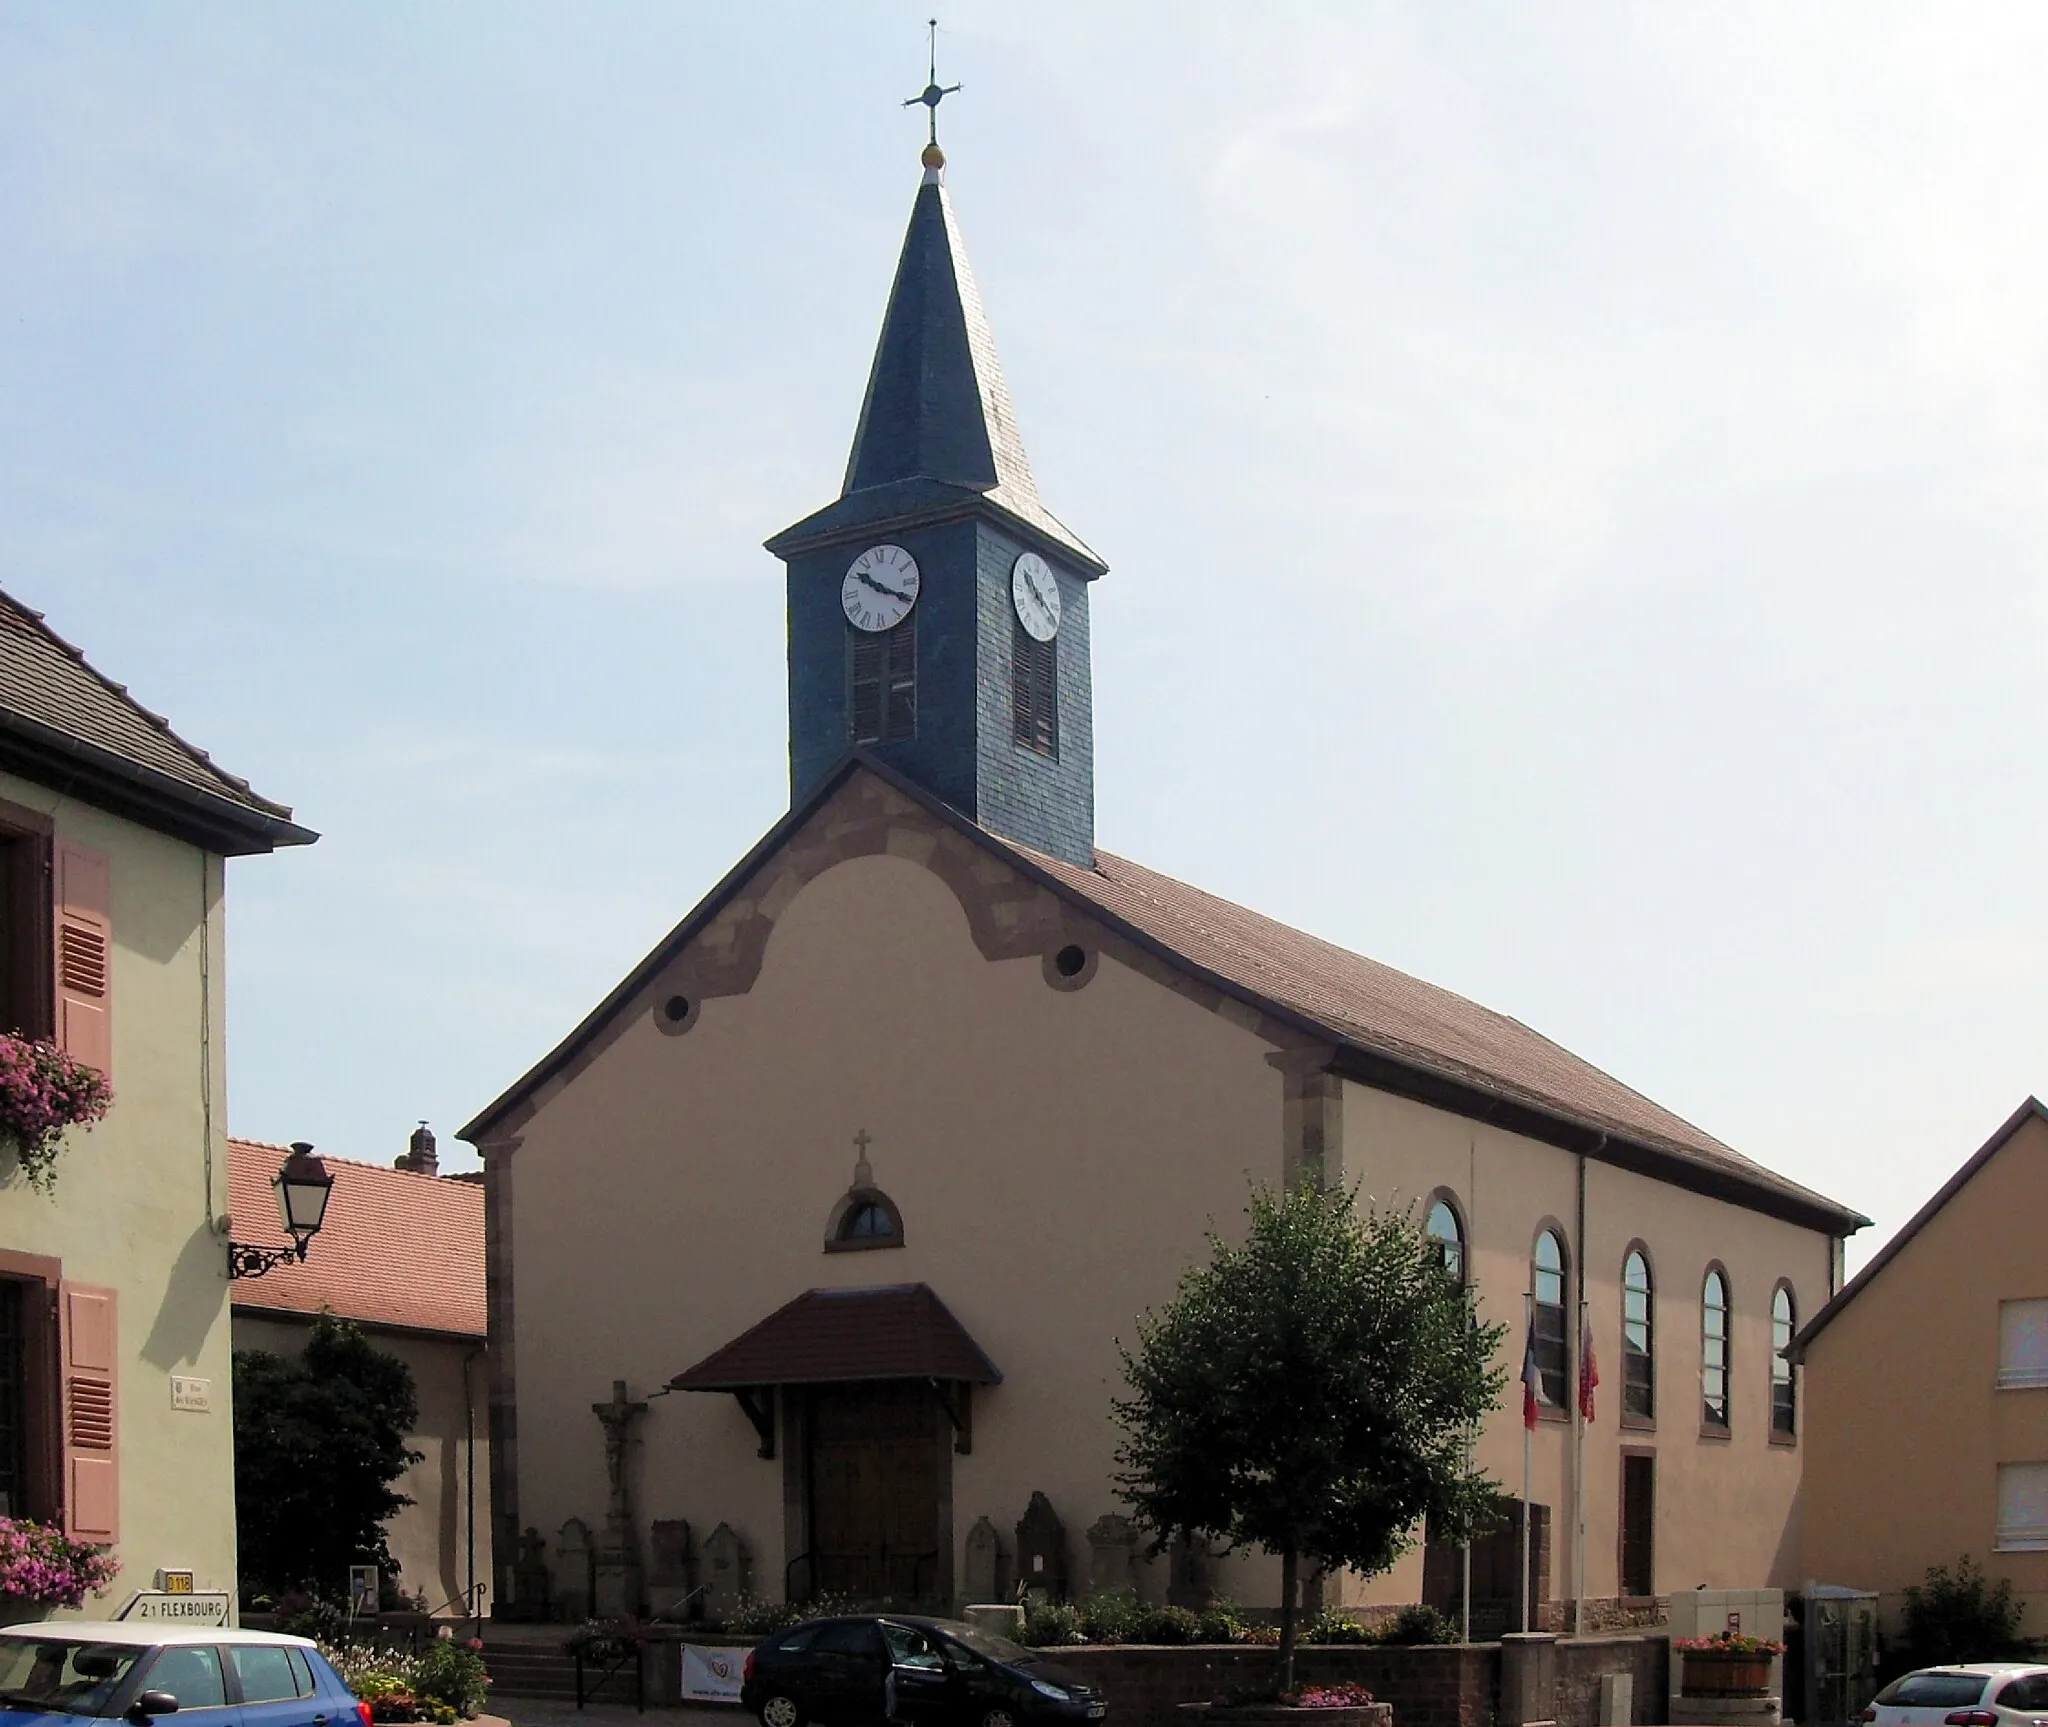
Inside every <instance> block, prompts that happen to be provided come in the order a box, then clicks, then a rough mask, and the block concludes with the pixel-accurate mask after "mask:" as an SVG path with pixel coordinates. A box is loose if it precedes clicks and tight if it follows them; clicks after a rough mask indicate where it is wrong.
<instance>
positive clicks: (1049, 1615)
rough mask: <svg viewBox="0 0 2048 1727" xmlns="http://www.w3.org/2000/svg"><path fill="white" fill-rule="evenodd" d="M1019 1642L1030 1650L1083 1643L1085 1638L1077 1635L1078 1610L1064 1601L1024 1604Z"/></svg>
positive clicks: (1029, 1602) (1035, 1601)
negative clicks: (1029, 1647) (1025, 1644)
mask: <svg viewBox="0 0 2048 1727" xmlns="http://www.w3.org/2000/svg"><path fill="white" fill-rule="evenodd" d="M1020 1641H1022V1642H1024V1643H1028V1644H1029V1645H1030V1646H1031V1647H1032V1648H1034V1649H1055V1648H1058V1647H1060V1646H1061V1645H1063V1644H1068V1643H1085V1642H1086V1641H1087V1639H1086V1638H1085V1637H1084V1636H1083V1635H1082V1633H1081V1610H1080V1609H1079V1608H1078V1607H1074V1606H1072V1605H1070V1604H1069V1603H1067V1602H1065V1601H1038V1600H1029V1601H1026V1602H1025V1603H1024V1627H1023V1633H1022V1636H1021V1638H1020Z"/></svg>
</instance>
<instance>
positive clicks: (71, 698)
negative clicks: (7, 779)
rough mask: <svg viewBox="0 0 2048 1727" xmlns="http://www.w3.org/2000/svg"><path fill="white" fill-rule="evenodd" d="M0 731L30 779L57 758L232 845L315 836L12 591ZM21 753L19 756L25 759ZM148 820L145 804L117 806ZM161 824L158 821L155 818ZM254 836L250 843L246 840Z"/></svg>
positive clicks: (1, 629)
mask: <svg viewBox="0 0 2048 1727" xmlns="http://www.w3.org/2000/svg"><path fill="white" fill-rule="evenodd" d="M0 734H5V735H6V737H7V738H8V740H9V742H10V744H11V745H12V748H11V749H10V750H9V751H8V765H10V766H14V767H18V768H20V770H21V771H22V772H23V773H24V774H26V775H27V776H28V777H31V778H38V777H43V776H40V775H38V774H37V772H36V766H37V763H38V762H39V761H41V762H48V761H51V760H62V761H63V762H64V764H65V767H66V769H67V770H68V771H67V781H69V780H75V778H76V777H77V773H78V769H79V766H80V765H81V764H83V765H85V766H86V767H88V768H97V769H98V770H99V771H100V773H101V774H102V775H104V776H109V777H110V778H111V779H112V780H114V781H115V782H118V784H119V785H120V786H121V788H122V789H124V790H125V791H126V792H127V793H128V795H130V796H131V797H133V798H134V799H135V800H136V801H138V802H139V803H141V804H143V805H145V806H147V808H148V809H153V810H154V811H155V812H156V813H157V814H158V815H159V816H160V817H161V816H164V815H167V814H169V815H175V814H176V813H177V812H179V811H183V812H185V813H187V814H188V815H189V816H190V817H191V818H192V819H193V820H196V821H201V822H203V823H206V824H208V825H213V826H218V827H220V828H222V829H224V830H226V831H227V832H228V834H229V836H230V837H231V838H239V839H241V840H242V841H243V842H244V843H241V844H239V845H237V846H236V847H235V849H237V850H241V851H248V850H268V849H269V847H270V846H273V845H304V844H306V843H308V842H309V841H310V840H312V839H313V838H314V837H315V836H314V835H313V834H312V833H310V832H309V831H308V830H306V829H305V828H302V827H299V826H297V825H296V824H295V823H294V822H293V821H292V819H291V814H292V812H291V811H290V809H288V808H287V807H286V806H285V805H283V804H280V803H273V802H272V801H271V800H270V799H269V798H266V797H259V796H258V795H257V794H256V793H255V792H254V791H253V790H251V789H250V786H249V782H248V781H247V780H244V779H238V778H236V777H235V775H233V774H231V773H228V772H226V771H225V770H224V769H222V768H220V767H219V766H217V765H216V764H215V763H214V760H213V758H212V757H211V756H209V755H208V754H207V753H206V752H205V751H204V750H202V749H199V748H197V747H196V746H195V745H192V744H188V743H187V742H186V741H185V740H184V739H183V738H181V737H179V736H178V734H177V733H176V732H174V731H172V730H171V727H170V722H169V721H167V720H166V719H164V717H163V716H162V715H161V714H155V713H152V712H151V711H150V710H149V709H148V708H146V707H144V706H143V705H142V704H141V703H140V702H138V701H137V700H136V699H135V698H134V697H133V696H132V695H130V694H129V693H128V690H127V688H126V686H125V685H122V684H117V683H115V682H114V681H113V680H112V679H110V678H107V677H104V676H102V675H101V674H100V673H99V672H97V671H95V670H94V669H93V668H92V666H91V665H90V664H88V663H87V661H86V658H85V655H84V654H83V653H82V652H80V651H79V650H78V649H77V648H75V647H73V646H72V645H71V644H70V643H69V642H67V641H66V640H65V639H64V638H63V637H62V636H60V635H58V634H57V632H56V631H55V630H53V629H51V628H50V626H49V625H48V624H47V623H45V622H44V621H43V615H42V613H40V612H36V611H31V610H30V609H29V608H28V607H27V606H24V605H23V604H21V602H20V601H19V600H16V599H14V598H13V597H12V596H11V595H8V594H5V593H0ZM23 758H26V759H23ZM122 813H132V814H137V815H138V816H139V817H140V818H141V819H145V820H147V819H149V816H148V814H147V813H145V812H144V811H143V810H123V812H122ZM159 825H164V824H162V823H160V824H159ZM250 842H254V843H250Z"/></svg>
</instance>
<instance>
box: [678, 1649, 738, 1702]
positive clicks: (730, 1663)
mask: <svg viewBox="0 0 2048 1727" xmlns="http://www.w3.org/2000/svg"><path fill="white" fill-rule="evenodd" d="M746 1664H747V1652H746V1649H745V1648H744V1647H742V1646H741V1645H739V1644H716V1643H712V1644H703V1643H685V1644H684V1645H683V1698H684V1701H686V1702H690V1703H737V1702H738V1701H739V1700H740V1678H741V1675H742V1674H743V1673H744V1671H745V1669H746Z"/></svg>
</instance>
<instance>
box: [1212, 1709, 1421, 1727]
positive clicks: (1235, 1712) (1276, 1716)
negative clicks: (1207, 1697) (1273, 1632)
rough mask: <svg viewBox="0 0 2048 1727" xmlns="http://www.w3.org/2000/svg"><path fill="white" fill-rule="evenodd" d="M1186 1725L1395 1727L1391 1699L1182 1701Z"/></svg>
mask: <svg viewBox="0 0 2048 1727" xmlns="http://www.w3.org/2000/svg"><path fill="white" fill-rule="evenodd" d="M1177 1712H1178V1713H1179V1715H1180V1717H1181V1719H1182V1720H1183V1721H1185V1722H1187V1723H1188V1727H1209V1724H1210V1723H1213V1724H1214V1727H1394V1706H1393V1705H1392V1704H1391V1703H1346V1704H1342V1705H1340V1706H1339V1707H1337V1708H1334V1709H1302V1708H1297V1707H1296V1706H1295V1705H1294V1704H1292V1703H1182V1704H1180V1705H1179V1706H1178V1710H1177Z"/></svg>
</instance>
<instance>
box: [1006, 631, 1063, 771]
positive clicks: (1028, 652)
mask: <svg viewBox="0 0 2048 1727" xmlns="http://www.w3.org/2000/svg"><path fill="white" fill-rule="evenodd" d="M1010 644H1011V645H1010V718H1011V736H1013V737H1014V738H1015V739H1016V740H1017V742H1018V743H1020V744H1022V745H1023V746H1024V747H1025V748H1026V749H1028V750H1036V751H1037V752H1038V753H1039V754H1040V755H1042V756H1057V755H1058V754H1059V753H1060V707H1059V689H1060V677H1059V671H1060V662H1059V637H1057V636H1055V637H1053V639H1052V640H1051V641H1049V642H1041V641H1040V640H1038V638H1037V637H1036V636H1034V635H1032V634H1031V632H1030V631H1029V630H1027V629H1025V627H1024V626H1023V625H1022V624H1021V623H1019V622H1017V621H1016V620H1015V619H1014V618H1013V619H1012V620H1011V624H1010Z"/></svg>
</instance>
